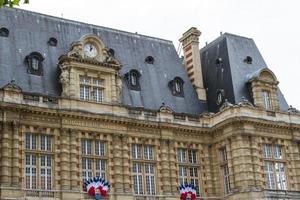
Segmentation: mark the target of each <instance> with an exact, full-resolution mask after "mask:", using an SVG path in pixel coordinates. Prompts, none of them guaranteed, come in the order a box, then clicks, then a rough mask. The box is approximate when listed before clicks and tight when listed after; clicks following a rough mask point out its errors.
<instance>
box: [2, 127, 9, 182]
mask: <svg viewBox="0 0 300 200" xmlns="http://www.w3.org/2000/svg"><path fill="white" fill-rule="evenodd" d="M9 126H10V125H9V124H7V122H3V124H2V138H1V140H2V141H1V148H2V149H1V186H6V187H9V186H10V185H11V179H10V178H11V169H10V167H11V159H10V158H11V139H10V133H11V130H10V127H9Z"/></svg>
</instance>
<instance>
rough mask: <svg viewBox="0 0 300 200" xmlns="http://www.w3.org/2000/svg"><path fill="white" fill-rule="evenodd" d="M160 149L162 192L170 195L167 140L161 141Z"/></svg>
mask: <svg viewBox="0 0 300 200" xmlns="http://www.w3.org/2000/svg"><path fill="white" fill-rule="evenodd" d="M160 147H161V163H160V164H161V175H162V178H161V180H162V192H163V194H165V195H170V194H171V178H170V175H171V172H170V165H169V160H168V157H169V155H168V152H169V140H168V139H161V141H160Z"/></svg>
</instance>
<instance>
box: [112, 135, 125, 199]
mask: <svg viewBox="0 0 300 200" xmlns="http://www.w3.org/2000/svg"><path fill="white" fill-rule="evenodd" d="M113 163H114V172H113V173H114V189H115V192H117V193H123V191H124V190H123V172H122V170H123V167H122V135H114V136H113Z"/></svg>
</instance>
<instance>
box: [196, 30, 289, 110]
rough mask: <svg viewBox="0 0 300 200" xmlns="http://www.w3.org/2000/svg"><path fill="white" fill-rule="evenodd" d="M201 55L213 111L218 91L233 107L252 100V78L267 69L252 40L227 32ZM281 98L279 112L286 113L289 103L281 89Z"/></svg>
mask: <svg viewBox="0 0 300 200" xmlns="http://www.w3.org/2000/svg"><path fill="white" fill-rule="evenodd" d="M200 55H201V63H202V67H203V81H204V87H205V88H206V89H207V102H208V108H209V110H210V111H212V112H217V111H218V106H217V105H216V96H217V91H218V90H219V89H223V90H224V91H225V93H226V95H225V96H226V98H227V100H228V101H229V102H231V103H232V104H238V103H239V102H242V101H243V99H247V100H248V101H250V102H251V101H252V97H251V94H250V91H251V90H250V88H249V86H248V84H247V83H248V81H249V77H250V76H252V75H253V74H255V73H257V72H260V71H261V70H262V69H264V68H267V64H266V62H265V61H264V59H263V57H262V55H261V54H260V52H259V50H258V48H257V46H256V44H255V43H254V41H253V39H250V38H246V37H242V36H237V35H233V34H230V33H225V34H222V35H221V36H220V37H218V38H217V39H216V40H214V41H213V42H211V43H210V44H208V45H206V46H205V47H203V48H202V49H201V50H200ZM220 58H221V59H220ZM217 60H218V62H217ZM278 98H279V104H280V109H281V110H282V111H287V109H288V104H287V102H286V100H285V98H284V96H283V95H282V93H281V91H280V89H278Z"/></svg>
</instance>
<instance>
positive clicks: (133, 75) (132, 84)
mask: <svg viewBox="0 0 300 200" xmlns="http://www.w3.org/2000/svg"><path fill="white" fill-rule="evenodd" d="M140 77H141V74H140V72H139V71H137V70H135V69H132V70H130V71H129V72H128V73H127V74H125V79H126V82H127V86H128V88H129V89H130V90H141V87H140V83H139V79H140Z"/></svg>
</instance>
